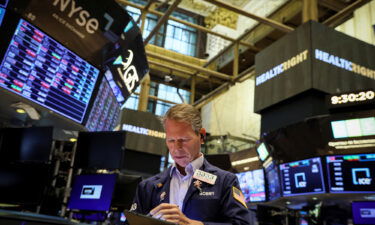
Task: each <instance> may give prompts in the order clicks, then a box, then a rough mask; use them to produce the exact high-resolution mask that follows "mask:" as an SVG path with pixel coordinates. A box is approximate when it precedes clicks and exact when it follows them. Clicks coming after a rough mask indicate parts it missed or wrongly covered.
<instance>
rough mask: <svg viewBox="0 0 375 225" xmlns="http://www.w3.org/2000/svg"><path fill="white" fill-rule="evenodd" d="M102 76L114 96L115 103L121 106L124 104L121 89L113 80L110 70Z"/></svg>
mask: <svg viewBox="0 0 375 225" xmlns="http://www.w3.org/2000/svg"><path fill="white" fill-rule="evenodd" d="M104 76H105V77H106V78H107V81H108V83H109V86H110V87H111V88H112V91H113V93H114V95H115V96H116V99H117V102H119V103H120V104H123V103H124V102H125V98H124V96H123V95H122V92H121V89H120V87H119V85H118V84H117V83H116V81H115V80H114V79H113V74H112V73H111V71H110V70H106V71H105V73H104Z"/></svg>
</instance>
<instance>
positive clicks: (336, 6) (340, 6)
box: [318, 0, 346, 12]
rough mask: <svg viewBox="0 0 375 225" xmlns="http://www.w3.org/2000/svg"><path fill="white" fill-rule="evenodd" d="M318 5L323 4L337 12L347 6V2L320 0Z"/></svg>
mask: <svg viewBox="0 0 375 225" xmlns="http://www.w3.org/2000/svg"><path fill="white" fill-rule="evenodd" d="M318 5H320V6H323V7H325V8H327V9H330V10H333V11H335V12H338V11H340V10H342V9H343V8H345V6H346V5H345V3H343V2H341V1H332V0H319V1H318Z"/></svg>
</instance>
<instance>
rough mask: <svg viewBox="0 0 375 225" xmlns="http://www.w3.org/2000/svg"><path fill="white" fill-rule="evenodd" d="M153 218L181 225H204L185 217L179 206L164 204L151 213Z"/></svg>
mask: <svg viewBox="0 0 375 225" xmlns="http://www.w3.org/2000/svg"><path fill="white" fill-rule="evenodd" d="M150 214H151V215H152V217H154V218H157V219H162V220H165V221H168V222H171V223H176V224H179V225H203V223H202V222H200V221H197V220H191V219H189V218H187V217H186V216H185V214H183V213H182V212H181V210H180V209H179V207H178V205H174V204H169V203H162V204H160V205H158V206H156V207H155V208H153V209H152V210H151V211H150Z"/></svg>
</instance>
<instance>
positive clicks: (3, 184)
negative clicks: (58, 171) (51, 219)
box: [0, 163, 51, 206]
mask: <svg viewBox="0 0 375 225" xmlns="http://www.w3.org/2000/svg"><path fill="white" fill-rule="evenodd" d="M50 182H51V169H50V165H49V164H41V163H39V164H37V163H32V164H25V163H24V164H12V165H4V164H1V165H0V203H5V204H11V205H21V206H22V205H25V206H27V205H29V206H36V205H39V204H40V203H41V202H42V199H43V196H44V194H45V191H46V188H47V187H48V183H50Z"/></svg>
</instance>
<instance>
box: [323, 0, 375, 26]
mask: <svg viewBox="0 0 375 225" xmlns="http://www.w3.org/2000/svg"><path fill="white" fill-rule="evenodd" d="M370 1H371V0H357V1H355V2H353V3H352V4H350V5H348V6H347V7H345V8H344V9H343V10H341V11H340V12H338V13H336V14H335V15H333V16H331V17H330V18H328V19H327V20H326V21H324V22H323V24H324V25H326V26H329V27H336V26H338V25H340V24H341V23H342V22H343V20H344V19H345V18H346V17H347V16H349V15H350V14H352V13H353V12H354V11H355V10H356V9H358V8H359V7H361V6H363V5H364V4H366V3H368V2H370Z"/></svg>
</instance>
